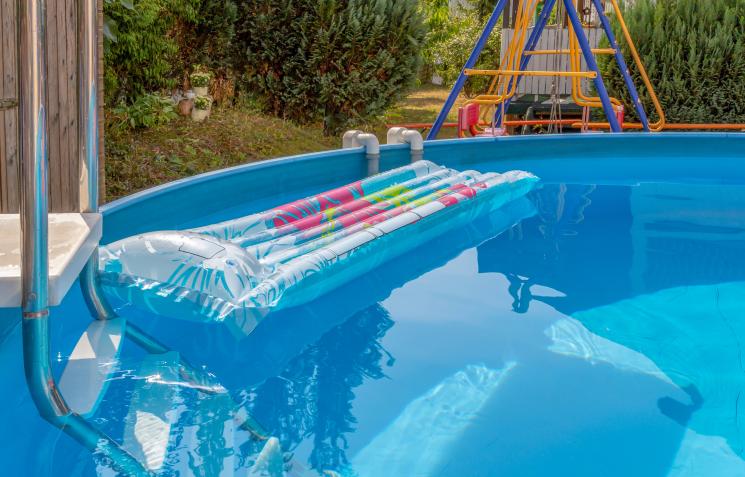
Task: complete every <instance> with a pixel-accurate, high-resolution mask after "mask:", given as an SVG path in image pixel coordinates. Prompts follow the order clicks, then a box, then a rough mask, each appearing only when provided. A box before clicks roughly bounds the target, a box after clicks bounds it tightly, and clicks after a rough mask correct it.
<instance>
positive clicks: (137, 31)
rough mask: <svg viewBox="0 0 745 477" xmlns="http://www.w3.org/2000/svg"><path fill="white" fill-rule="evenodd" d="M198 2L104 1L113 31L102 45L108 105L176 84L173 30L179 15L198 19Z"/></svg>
mask: <svg viewBox="0 0 745 477" xmlns="http://www.w3.org/2000/svg"><path fill="white" fill-rule="evenodd" d="M199 1H200V0H136V1H134V2H132V3H129V2H128V1H126V0H107V1H106V3H105V4H104V8H105V13H106V17H107V24H108V25H109V28H110V29H111V35H110V37H108V39H107V41H105V43H104V45H105V51H104V63H105V71H104V75H105V76H104V79H105V87H106V90H105V91H106V99H107V103H109V104H116V103H119V102H122V101H124V102H126V103H131V102H132V101H134V100H135V99H137V98H138V97H140V96H142V95H143V94H145V92H147V91H158V90H163V89H166V88H174V87H175V86H176V85H177V84H178V80H179V72H178V69H179V68H178V65H179V61H178V58H179V49H178V45H177V44H176V41H175V40H174V39H173V37H172V36H171V33H172V31H173V29H174V27H175V26H176V24H177V21H178V20H179V19H180V18H184V19H187V20H194V19H195V18H196V9H195V6H197V5H198V2H199Z"/></svg>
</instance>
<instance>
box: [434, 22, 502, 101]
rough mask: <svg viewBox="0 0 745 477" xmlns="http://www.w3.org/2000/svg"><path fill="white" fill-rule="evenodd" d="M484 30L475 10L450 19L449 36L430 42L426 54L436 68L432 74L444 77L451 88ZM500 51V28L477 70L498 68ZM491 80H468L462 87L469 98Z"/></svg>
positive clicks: (485, 50) (489, 42) (481, 58)
mask: <svg viewBox="0 0 745 477" xmlns="http://www.w3.org/2000/svg"><path fill="white" fill-rule="evenodd" d="M482 30H483V24H482V22H481V21H480V20H479V18H478V16H477V15H476V14H475V11H462V12H461V13H460V15H458V16H456V17H454V18H451V20H450V23H449V25H448V26H447V34H446V35H443V36H441V38H440V39H439V40H438V41H432V42H429V43H428V45H427V48H426V50H425V55H426V57H427V58H428V59H429V61H430V62H431V64H432V65H433V71H434V72H435V73H437V74H438V75H440V76H441V77H442V78H443V80H444V82H445V84H446V85H448V86H451V85H452V84H453V83H455V80H456V79H458V75H459V74H460V72H461V70H462V69H463V65H465V63H466V61H467V60H468V57H469V56H470V55H471V51H472V50H473V47H474V45H475V44H476V41H477V40H478V38H479V36H481V32H482ZM500 49H501V35H500V33H499V30H498V28H495V32H493V33H492V36H491V37H490V38H489V41H488V42H487V44H486V47H484V49H483V51H482V52H481V56H480V57H479V61H478V62H477V63H476V68H483V69H494V68H496V66H497V65H498V64H499V58H500ZM490 80H491V78H488V77H481V76H472V77H469V78H468V80H467V81H466V85H465V87H464V88H463V90H464V93H465V94H466V95H469V96H470V95H472V94H476V93H481V92H483V91H484V90H485V89H486V88H487V87H488V84H489V81H490Z"/></svg>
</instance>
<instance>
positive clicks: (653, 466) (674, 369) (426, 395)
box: [0, 134, 745, 477]
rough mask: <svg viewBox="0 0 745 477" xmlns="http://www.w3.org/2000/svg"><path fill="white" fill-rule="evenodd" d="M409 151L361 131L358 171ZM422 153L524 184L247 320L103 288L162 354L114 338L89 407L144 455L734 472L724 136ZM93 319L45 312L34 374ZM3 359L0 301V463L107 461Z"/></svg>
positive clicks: (743, 273) (265, 193) (221, 212)
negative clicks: (168, 312)
mask: <svg viewBox="0 0 745 477" xmlns="http://www.w3.org/2000/svg"><path fill="white" fill-rule="evenodd" d="M408 154H409V152H408V149H406V147H404V146H390V147H383V148H382V156H381V170H384V171H385V170H391V169H393V168H396V167H401V166H403V165H405V164H406V163H407V162H408V161H409V156H408ZM425 159H426V160H428V161H431V162H432V163H435V164H440V165H443V166H446V167H452V168H454V169H458V170H468V169H475V170H478V171H481V172H504V171H508V170H524V171H529V172H531V173H533V174H535V175H537V176H538V177H540V178H541V185H540V187H539V188H537V189H535V190H533V191H532V192H531V193H530V194H529V195H527V196H525V197H522V198H519V199H517V200H514V201H512V202H510V203H508V204H506V205H504V206H502V207H499V208H497V209H495V210H491V211H489V212H488V213H486V214H482V215H480V216H478V217H477V218H476V219H475V220H472V221H470V222H468V223H465V224H460V225H458V226H457V227H454V228H452V229H450V230H447V231H445V232H444V233H442V234H440V235H438V236H436V237H435V238H430V239H428V240H422V241H420V242H419V243H416V246H415V247H413V248H412V249H411V250H409V251H408V252H407V253H406V254H404V255H401V256H399V257H397V258H396V259H395V260H390V261H387V262H384V263H381V264H379V265H377V266H376V267H374V268H372V269H370V270H367V271H366V273H363V274H361V275H359V276H358V277H357V278H356V279H354V280H352V281H350V282H348V283H346V284H343V285H341V286H340V287H338V288H335V289H333V290H331V291H330V292H328V293H323V294H321V296H319V297H317V298H315V299H313V300H312V301H309V302H307V303H303V304H300V305H298V306H291V307H287V308H283V309H281V310H278V311H276V312H271V313H269V315H268V316H266V317H264V319H263V320H262V321H261V323H260V324H259V325H258V326H256V327H255V329H254V328H251V329H241V328H240V327H235V326H228V325H227V324H226V323H225V322H220V321H200V320H195V319H193V318H190V319H179V318H178V317H166V316H161V315H155V314H152V313H151V312H149V311H147V310H146V309H145V308H143V307H141V306H136V305H132V304H130V303H127V302H121V301H119V302H116V303H117V306H118V311H119V313H120V315H121V316H123V317H125V318H126V319H127V320H128V322H130V323H132V324H134V325H136V326H137V327H138V328H139V329H140V330H142V333H144V334H146V335H148V336H150V337H153V338H154V339H157V341H159V342H160V343H162V344H163V345H164V347H165V348H167V350H164V352H162V353H159V354H147V353H145V352H143V351H142V349H141V348H139V347H137V346H135V345H134V344H133V343H130V342H125V343H124V345H123V347H122V354H121V356H120V357H119V359H118V361H117V362H116V363H111V368H110V369H109V370H107V371H108V372H110V374H109V377H108V386H107V389H106V392H105V394H104V395H103V396H101V399H100V402H99V403H98V406H97V408H96V411H95V413H94V414H93V415H92V416H91V417H90V420H91V422H93V423H94V424H95V425H96V426H98V427H99V428H101V429H102V430H104V431H105V432H106V433H107V434H109V435H110V436H112V437H113V438H114V439H115V440H116V441H117V442H119V443H121V444H122V447H123V448H124V449H125V450H127V451H128V452H130V453H131V454H132V455H134V456H135V457H137V458H138V459H139V460H140V461H141V462H142V463H143V464H144V465H145V466H146V467H148V468H149V469H150V470H151V471H152V472H153V474H154V475H163V476H177V475H178V476H187V475H197V476H206V477H212V476H221V477H222V476H246V477H248V476H255V475H269V476H271V477H275V476H279V475H286V476H298V477H304V476H319V475H325V476H332V477H334V476H342V477H352V476H357V477H368V476H370V477H373V476H374V477H379V476H391V477H399V476H400V477H413V476H437V477H446V476H447V477H450V476H459V477H460V476H520V477H524V476H547V475H562V476H563V475H566V476H573V477H577V476H592V477H596V476H601V475H602V476H659V477H663V476H675V477H683V476H685V477H688V476H702V475H706V476H720V475H721V476H734V477H737V476H745V417H743V416H745V398H744V397H743V396H741V395H742V394H743V392H745V356H743V350H742V347H743V345H745V135H726V134H706V135H703V134H685V135H679V134H658V135H644V134H623V135H609V134H598V135H594V134H589V135H568V136H545V137H538V138H536V137H533V138H528V137H514V138H484V139H473V140H456V141H437V142H431V143H427V144H426V149H425ZM365 171H366V164H365V157H364V152H363V151H362V150H361V149H360V150H358V149H354V150H343V151H333V152H328V153H323V154H313V155H308V156H301V157H297V158H287V159H279V160H274V161H267V162H263V163H257V164H251V165H247V166H241V167H238V168H234V169H229V170H225V171H219V172H216V173H211V174H206V175H203V176H198V177H195V178H192V179H188V180H184V181H178V182H175V183H171V184H168V185H166V186H163V187H159V188H155V189H152V190H148V191H145V192H142V193H139V194H135V195H133V196H131V197H128V198H125V199H122V200H119V201H117V202H114V203H112V204H109V205H108V206H107V207H106V208H105V212H104V213H105V220H104V241H103V243H104V244H107V243H113V242H116V241H118V240H121V239H123V238H125V237H128V236H131V235H133V234H140V233H146V232H151V231H155V230H166V229H179V230H181V229H192V228H198V227H202V226H204V225H207V224H213V223H216V222H220V221H224V220H229V219H232V218H235V217H241V216H245V215H248V214H251V213H255V212H258V211H262V210H267V209H270V208H272V207H275V206H277V205H278V204H282V203H286V202H289V201H292V200H295V199H299V198H301V197H305V196H309V195H313V194H317V193H319V192H321V191H324V190H329V189H332V188H334V187H339V186H341V185H343V184H347V183H350V182H352V181H356V180H359V179H361V178H363V177H364V173H365ZM90 321H91V318H90V315H89V313H88V311H87V309H86V307H85V305H84V304H83V300H82V297H81V294H80V292H79V290H78V289H77V288H74V289H73V290H72V291H71V292H70V294H69V295H68V297H67V298H66V299H65V301H64V302H63V304H62V305H60V306H59V307H57V308H55V309H53V310H52V318H51V323H52V335H53V341H52V345H53V356H54V357H55V360H54V363H53V365H54V367H55V372H56V373H57V375H59V374H61V373H62V371H63V369H64V368H65V366H67V365H68V364H69V363H70V355H71V353H72V350H73V348H74V347H75V345H76V343H77V342H78V338H79V337H80V335H81V333H82V332H83V330H85V329H86V327H87V326H88V324H89V323H90ZM22 358H23V355H22V340H21V327H20V311H19V310H3V311H0V379H2V383H3V392H2V394H1V395H0V403H1V404H2V405H1V406H0V422H2V425H1V426H0V442H1V443H2V446H0V459H1V462H0V466H1V467H0V468H1V469H2V471H1V472H0V474H1V475H8V476H31V477H36V476H38V477H49V476H85V477H89V476H115V475H117V472H116V471H115V470H113V468H112V466H111V465H110V463H109V462H107V461H106V460H105V459H103V458H102V457H101V456H99V455H95V454H91V453H89V452H88V451H86V450H84V449H83V448H82V447H81V446H79V445H78V444H77V443H76V442H75V441H73V440H72V439H71V438H70V437H69V436H67V435H66V434H65V433H64V432H61V431H59V430H57V429H56V428H54V427H52V426H51V425H49V424H48V423H46V422H45V421H43V420H42V419H41V418H40V417H39V416H38V413H37V411H36V409H35V408H34V405H33V403H32V401H31V399H30V397H29V394H28V390H27V387H26V384H25V381H24V376H23V362H22ZM272 446H273V448H274V449H275V451H274V454H273V455H279V456H280V457H281V460H280V461H279V462H276V460H275V461H273V462H270V465H266V466H264V467H261V468H260V467H259V466H258V463H259V462H260V461H262V459H265V460H266V456H267V453H268V451H267V449H268V448H272ZM270 460H271V459H270Z"/></svg>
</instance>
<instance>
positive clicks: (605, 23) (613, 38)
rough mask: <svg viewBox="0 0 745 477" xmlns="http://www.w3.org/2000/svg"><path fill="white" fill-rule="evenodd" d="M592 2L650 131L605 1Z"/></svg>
mask: <svg viewBox="0 0 745 477" xmlns="http://www.w3.org/2000/svg"><path fill="white" fill-rule="evenodd" d="M592 2H593V3H594V4H595V8H596V9H597V11H598V17H600V23H601V24H602V25H603V30H605V35H606V36H607V37H608V41H609V42H610V46H611V48H613V49H614V50H616V53H615V54H614V56H615V57H616V63H618V69H619V70H621V75H622V76H623V81H624V82H625V83H626V88H628V90H629V94H631V99H632V101H634V108H635V109H636V114H638V115H639V120H640V121H641V123H642V126H643V127H644V130H645V131H647V132H649V119H648V118H647V112H646V111H645V110H644V105H643V104H642V101H641V99H639V92H638V91H637V90H636V86H635V85H634V80H632V79H631V71H629V67H628V65H627V64H626V60H625V59H624V58H623V53H621V47H620V46H618V41H616V35H614V34H613V28H611V25H610V21H609V20H608V17H607V16H606V15H605V11H604V10H603V3H602V2H601V1H600V0H592Z"/></svg>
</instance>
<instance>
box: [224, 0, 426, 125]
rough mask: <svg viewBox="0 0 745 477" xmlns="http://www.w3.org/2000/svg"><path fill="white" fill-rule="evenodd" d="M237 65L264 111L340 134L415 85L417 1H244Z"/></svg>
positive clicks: (421, 31) (420, 35)
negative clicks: (316, 123)
mask: <svg viewBox="0 0 745 477" xmlns="http://www.w3.org/2000/svg"><path fill="white" fill-rule="evenodd" d="M239 18H240V19H239V21H238V24H237V26H236V44H237V49H236V68H237V71H238V72H239V73H240V74H242V75H243V76H242V78H243V86H244V88H245V89H246V90H247V91H255V92H256V93H258V95H259V96H260V97H261V98H263V99H262V103H263V106H264V109H265V110H267V111H269V112H271V113H274V114H276V115H278V116H280V117H283V118H287V119H292V120H294V121H297V122H301V123H307V122H311V121H316V120H319V119H322V120H323V124H324V131H325V132H326V133H327V134H334V133H336V132H338V131H340V130H342V129H343V128H345V127H347V126H348V125H350V124H352V123H354V122H357V121H360V120H366V119H368V118H371V117H374V116H377V115H380V114H382V113H383V112H384V111H385V110H386V108H387V107H388V106H390V105H391V104H393V103H394V102H395V101H397V100H398V99H399V98H401V97H402V96H403V94H404V93H405V92H406V91H407V89H408V88H410V87H411V86H413V85H414V82H415V79H416V74H417V71H418V69H419V67H420V65H421V53H420V51H421V47H422V43H423V40H424V36H425V27H424V23H423V18H422V15H421V12H420V11H419V9H418V5H417V0H239Z"/></svg>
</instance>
